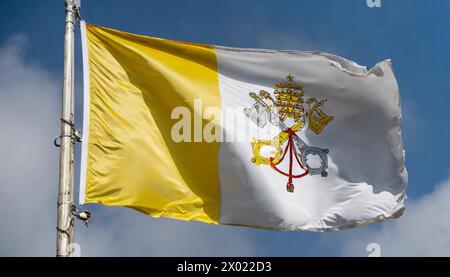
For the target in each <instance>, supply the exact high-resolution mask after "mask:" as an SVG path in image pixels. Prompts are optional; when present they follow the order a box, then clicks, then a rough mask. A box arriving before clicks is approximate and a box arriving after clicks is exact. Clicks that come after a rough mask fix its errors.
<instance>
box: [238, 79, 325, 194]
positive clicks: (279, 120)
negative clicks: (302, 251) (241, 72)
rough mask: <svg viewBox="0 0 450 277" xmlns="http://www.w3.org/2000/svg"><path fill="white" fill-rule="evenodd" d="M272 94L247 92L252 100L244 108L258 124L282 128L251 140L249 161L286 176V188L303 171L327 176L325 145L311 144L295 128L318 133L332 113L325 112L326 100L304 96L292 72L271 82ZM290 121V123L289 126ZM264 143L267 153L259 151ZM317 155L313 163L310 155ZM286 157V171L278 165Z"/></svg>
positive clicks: (288, 188) (290, 190)
mask: <svg viewBox="0 0 450 277" xmlns="http://www.w3.org/2000/svg"><path fill="white" fill-rule="evenodd" d="M273 94H274V95H273V96H272V95H271V94H270V93H269V92H267V91H264V90H261V91H260V92H259V93H254V92H250V93H249V95H250V97H251V98H253V99H254V100H255V103H254V104H253V105H252V106H251V107H249V108H246V109H245V110H244V112H245V114H246V116H247V117H249V118H250V119H251V120H252V121H253V122H254V123H255V124H257V125H258V126H259V127H264V126H265V125H266V124H267V123H268V122H269V123H270V124H273V125H275V126H277V127H279V128H280V129H281V130H282V131H281V132H280V133H279V134H278V135H277V136H275V137H274V138H272V139H256V138H253V139H252V141H251V147H252V151H253V157H252V158H251V161H252V162H253V163H255V164H256V165H269V166H270V167H271V168H272V169H274V170H275V171H277V172H278V173H280V174H282V175H284V176H286V177H288V182H287V191H288V192H294V183H293V179H299V178H302V177H304V176H306V175H308V174H309V175H318V174H320V175H321V176H322V177H327V176H328V173H327V171H326V170H327V168H328V156H327V153H328V152H329V150H328V149H322V148H319V147H311V146H309V145H307V144H306V143H305V142H304V141H303V140H302V139H301V138H300V137H299V136H298V135H297V133H298V132H305V131H306V130H308V129H309V130H311V131H312V132H314V133H315V134H316V135H319V134H320V133H321V132H322V130H323V129H324V128H325V126H326V125H327V124H328V123H330V122H331V121H332V120H333V116H329V115H327V114H325V113H324V112H323V111H322V110H321V109H320V107H322V106H323V105H324V104H325V102H326V99H325V100H317V99H316V98H314V97H310V98H307V99H306V98H305V99H304V90H303V86H302V85H301V84H298V83H296V82H294V77H293V76H292V75H290V74H289V75H288V76H287V82H284V83H279V84H276V85H275V86H274V92H273ZM288 125H290V126H288ZM264 147H269V148H271V149H272V150H271V151H270V154H269V155H265V154H264V153H262V151H261V150H262V149H263V148H264ZM314 155H315V156H317V157H318V158H319V160H320V163H317V164H315V165H314V164H312V163H310V162H309V159H312V156H314ZM285 158H287V159H288V162H289V166H288V172H285V171H283V170H281V169H280V168H279V165H280V164H281V163H282V162H283V161H284V160H285ZM294 163H297V164H298V166H299V167H297V168H300V170H301V172H293V169H294V168H295V167H294Z"/></svg>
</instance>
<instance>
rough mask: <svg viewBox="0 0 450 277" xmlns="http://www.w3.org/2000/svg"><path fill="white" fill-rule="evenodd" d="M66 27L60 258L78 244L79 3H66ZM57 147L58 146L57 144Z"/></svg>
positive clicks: (57, 248)
mask: <svg viewBox="0 0 450 277" xmlns="http://www.w3.org/2000/svg"><path fill="white" fill-rule="evenodd" d="M65 7H66V27H65V35H64V79H63V89H62V93H63V95H62V96H63V97H62V112H61V136H60V137H59V138H60V160H59V164H60V169H59V191H58V219H57V227H56V229H57V238H56V256H62V257H67V256H70V255H71V254H72V253H71V252H72V251H71V248H72V245H71V243H73V242H74V221H73V217H74V204H73V163H74V143H75V140H76V139H77V137H76V132H75V128H74V123H73V122H74V79H75V78H74V36H75V24H76V20H77V18H78V16H79V6H78V5H77V1H76V0H65ZM55 144H56V143H55Z"/></svg>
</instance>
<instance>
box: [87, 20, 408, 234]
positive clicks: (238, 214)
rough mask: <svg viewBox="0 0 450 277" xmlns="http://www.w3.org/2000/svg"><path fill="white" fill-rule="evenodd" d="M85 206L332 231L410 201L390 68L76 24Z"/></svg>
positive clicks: (397, 211) (398, 210)
mask: <svg viewBox="0 0 450 277" xmlns="http://www.w3.org/2000/svg"><path fill="white" fill-rule="evenodd" d="M81 28H82V32H81V33H82V45H83V64H84V65H83V68H84V69H83V71H84V117H83V118H84V123H83V134H84V135H83V145H82V158H81V171H80V172H81V173H80V203H81V204H84V203H100V204H104V205H113V206H124V207H129V208H133V209H136V210H138V211H141V212H143V213H146V214H148V215H150V216H153V217H168V218H174V219H180V220H196V221H202V222H206V223H212V224H229V225H239V226H251V227H259V228H268V229H275V230H307V231H330V230H341V229H345V228H351V227H355V226H358V225H362V224H367V223H371V222H376V221H380V220H383V219H386V218H395V217H398V216H400V215H401V214H402V212H403V210H404V201H405V200H406V193H405V191H406V186H407V178H408V175H407V171H406V169H405V166H404V149H403V143H402V138H401V108H400V99H399V92H398V86H397V82H396V79H395V76H394V73H393V70H392V66H391V62H390V60H385V61H381V62H379V63H377V64H376V65H375V66H374V67H373V68H372V69H370V70H366V68H365V67H363V66H360V65H358V64H356V63H354V62H352V61H349V60H347V59H344V58H341V57H338V56H335V55H331V54H327V53H322V52H299V51H276V50H265V49H241V48H229V47H221V46H213V45H205V44H194V43H186V42H178V41H172V40H166V39H159V38H153V37H147V36H140V35H135V34H130V33H125V32H122V31H117V30H113V29H109V28H105V27H99V26H96V25H91V24H85V23H84V22H82V24H81Z"/></svg>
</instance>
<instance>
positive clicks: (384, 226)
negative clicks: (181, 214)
mask: <svg viewBox="0 0 450 277" xmlns="http://www.w3.org/2000/svg"><path fill="white" fill-rule="evenodd" d="M0 10H2V11H4V14H5V16H2V17H0V145H1V150H2V151H1V152H0V216H1V217H0V219H1V224H0V256H42V255H44V256H53V255H54V253H55V232H56V230H55V225H56V199H57V182H58V157H59V149H57V148H55V147H53V144H52V143H53V138H54V137H56V136H57V135H58V133H59V118H60V103H61V83H62V74H63V71H62V69H63V59H62V58H63V38H64V1H63V0H40V1H33V0H22V1H13V0H9V1H8V0H5V1H1V2H0ZM449 11H450V1H448V0H433V1H420V0H381V7H379V8H369V7H368V6H367V5H366V0H346V1H333V0H296V1H288V0H285V1H280V0H278V1H272V0H260V1H253V0H246V1H237V0H227V1H212V0H209V1H203V0H202V1H200V0H198V1H174V0H166V1H156V0H155V1H139V0H128V1H119V0H108V1H106V0H95V1H94V0H83V1H82V12H81V13H82V17H83V18H84V19H85V20H86V21H87V22H89V23H93V24H97V25H102V26H106V27H111V28H115V29H119V30H123V31H128V32H132V33H137V34H143V35H149V36H155V37H162V38H168V39H174V40H181V41H190V42H198V43H208V44H215V45H224V46H231V47H249V48H274V49H290V50H313V51H324V52H329V53H333V54H336V55H340V56H343V57H346V58H348V59H351V60H354V61H355V62H357V63H359V64H362V65H367V67H368V68H370V67H372V66H373V65H375V64H376V63H377V62H378V61H380V60H384V59H386V58H390V59H392V64H393V68H394V72H395V74H396V77H397V81H398V85H399V88H400V96H401V104H402V113H403V123H402V136H403V141H404V145H405V151H406V167H407V169H408V173H409V184H408V190H407V193H408V197H409V198H408V200H407V203H406V211H405V214H404V215H403V216H402V217H401V218H400V219H396V220H389V221H386V222H383V223H378V224H372V225H369V226H365V227H359V228H356V229H352V230H346V231H341V232H333V233H308V232H275V231H267V230H258V229H251V228H244V227H231V226H211V225H206V224H203V223H198V222H178V221H175V220H170V219H152V218H148V217H147V216H146V215H143V214H140V213H137V212H135V211H132V210H128V209H126V208H114V207H103V206H90V207H89V209H90V210H91V211H92V213H93V216H94V218H93V221H92V223H91V224H90V225H89V227H87V228H86V227H85V226H83V225H82V224H81V223H80V222H78V223H77V226H76V240H77V242H78V243H79V244H80V247H81V255H83V256H160V255H163V256H210V255H211V256H368V255H369V254H370V253H371V252H370V251H367V249H368V248H367V246H368V245H369V244H371V243H377V244H378V245H379V246H380V251H381V255H383V256H398V255H402V256H416V255H426V256H449V255H450V236H449V235H448V234H450V209H448V203H450V174H449V172H450V147H449V146H448V144H447V143H448V142H449V141H450V127H449V123H448V119H449V118H450V110H449V108H448V104H449V103H450V79H449V77H450V52H449V51H448V49H450V31H449V30H448V26H450V17H449V16H448V14H449ZM76 36H77V42H76V125H77V126H78V127H79V128H81V126H82V119H81V115H82V107H81V103H82V100H83V98H82V90H81V88H82V85H81V82H82V79H81V76H82V74H81V73H82V70H81V55H80V39H79V31H78V30H77V33H76ZM76 154H77V155H79V146H77V148H76ZM76 164H77V165H78V164H79V159H78V158H77V160H76ZM77 175H78V173H77ZM76 179H78V176H77V177H76ZM76 181H77V180H76ZM76 190H77V188H76ZM369 248H370V247H369Z"/></svg>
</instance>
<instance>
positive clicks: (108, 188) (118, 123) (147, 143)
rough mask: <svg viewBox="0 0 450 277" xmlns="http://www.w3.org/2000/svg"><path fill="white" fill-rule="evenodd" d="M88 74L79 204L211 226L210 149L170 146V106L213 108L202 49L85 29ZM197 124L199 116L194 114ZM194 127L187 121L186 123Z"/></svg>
mask: <svg viewBox="0 0 450 277" xmlns="http://www.w3.org/2000/svg"><path fill="white" fill-rule="evenodd" d="M86 38H87V39H86V41H85V43H86V46H87V60H88V67H89V70H88V71H89V76H88V78H89V92H90V93H89V94H90V95H89V97H90V103H89V117H88V120H89V122H88V125H89V129H88V130H87V132H88V138H87V141H88V142H87V143H88V146H87V148H88V151H87V152H88V155H87V157H86V158H87V171H86V177H85V178H86V179H85V180H86V181H85V182H86V183H85V199H84V201H85V202H86V203H101V204H105V205H117V206H125V207H130V208H133V209H136V210H139V211H142V212H144V213H147V214H149V215H152V216H164V217H173V218H177V219H183V220H192V219H194V220H200V221H204V222H208V223H215V222H217V220H218V216H219V180H218V172H217V171H218V165H217V163H218V159H217V156H218V151H219V145H218V143H217V142H215V143H176V142H174V141H173V140H172V138H171V128H172V125H173V124H174V120H173V119H171V112H172V110H173V109H174V108H175V107H179V106H185V107H188V108H190V109H192V113H193V108H194V99H195V98H202V99H203V108H206V107H208V106H214V107H220V96H219V86H218V77H217V61H216V56H215V54H214V51H213V49H212V48H211V47H210V46H208V45H198V44H188V43H180V42H174V41H170V40H163V39H157V38H150V37H143V36H137V35H132V34H128V33H124V32H119V31H116V30H112V29H108V28H104V27H98V26H95V25H90V24H87V25H86ZM194 117H197V118H195V119H196V120H200V121H201V120H202V115H194ZM192 122H194V120H192Z"/></svg>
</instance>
